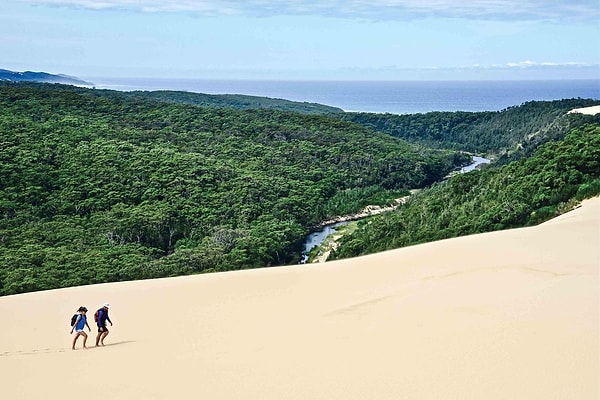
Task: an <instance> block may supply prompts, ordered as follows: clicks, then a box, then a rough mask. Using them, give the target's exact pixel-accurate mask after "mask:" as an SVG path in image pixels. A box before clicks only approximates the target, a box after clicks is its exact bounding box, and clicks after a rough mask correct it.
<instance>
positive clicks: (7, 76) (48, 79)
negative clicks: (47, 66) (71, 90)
mask: <svg viewBox="0 0 600 400" xmlns="http://www.w3.org/2000/svg"><path fill="white" fill-rule="evenodd" d="M0 81H12V82H23V81H27V82H45V83H64V84H67V85H88V86H89V85H92V84H91V83H90V82H86V81H83V80H81V79H79V78H75V77H73V76H68V75H62V74H58V75H56V74H49V73H47V72H33V71H24V72H16V71H9V70H7V69H0Z"/></svg>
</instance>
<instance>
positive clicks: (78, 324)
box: [71, 306, 92, 350]
mask: <svg viewBox="0 0 600 400" xmlns="http://www.w3.org/2000/svg"><path fill="white" fill-rule="evenodd" d="M86 313H87V308H85V307H83V306H81V307H79V310H77V314H76V318H75V321H74V323H73V325H71V334H73V330H75V337H74V338H73V346H71V349H73V350H75V343H76V342H77V339H78V338H79V336H83V348H84V349H87V346H86V345H85V343H86V342H87V338H88V335H87V333H85V330H84V328H85V327H86V326H87V328H88V331H90V332H91V331H92V328H90V325H89V324H88V322H87V316H86ZM74 317H75V316H74ZM71 321H73V320H71Z"/></svg>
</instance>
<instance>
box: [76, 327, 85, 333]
mask: <svg viewBox="0 0 600 400" xmlns="http://www.w3.org/2000/svg"><path fill="white" fill-rule="evenodd" d="M75 333H77V334H80V333H85V332H84V331H83V328H81V329H75Z"/></svg>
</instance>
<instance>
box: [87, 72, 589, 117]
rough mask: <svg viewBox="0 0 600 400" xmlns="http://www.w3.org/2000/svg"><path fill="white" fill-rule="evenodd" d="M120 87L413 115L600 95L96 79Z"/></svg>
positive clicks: (490, 87) (438, 86) (450, 84)
mask: <svg viewBox="0 0 600 400" xmlns="http://www.w3.org/2000/svg"><path fill="white" fill-rule="evenodd" d="M93 82H94V84H95V85H96V86H95V87H97V88H99V89H102V88H106V89H116V90H124V91H129V90H160V89H169V90H183V91H189V92H198V93H208V94H226V93H227V94H246V95H252V96H265V97H272V98H280V99H287V100H293V101H304V102H309V103H320V104H326V105H330V106H335V107H339V108H342V109H343V110H345V111H364V112H377V113H383V112H389V113H394V114H413V113H424V112H429V111H500V110H503V109H505V108H507V107H511V106H518V105H520V104H523V103H524V102H527V101H531V100H560V99H567V98H578V97H580V98H585V99H588V98H590V99H600V80H552V81H541V80H536V81H256V80H198V79H146V78H105V79H103V78H96V79H93Z"/></svg>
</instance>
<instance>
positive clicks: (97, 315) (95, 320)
mask: <svg viewBox="0 0 600 400" xmlns="http://www.w3.org/2000/svg"><path fill="white" fill-rule="evenodd" d="M99 317H100V310H99V309H98V310H96V312H95V313H94V322H96V323H98V318H99Z"/></svg>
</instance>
